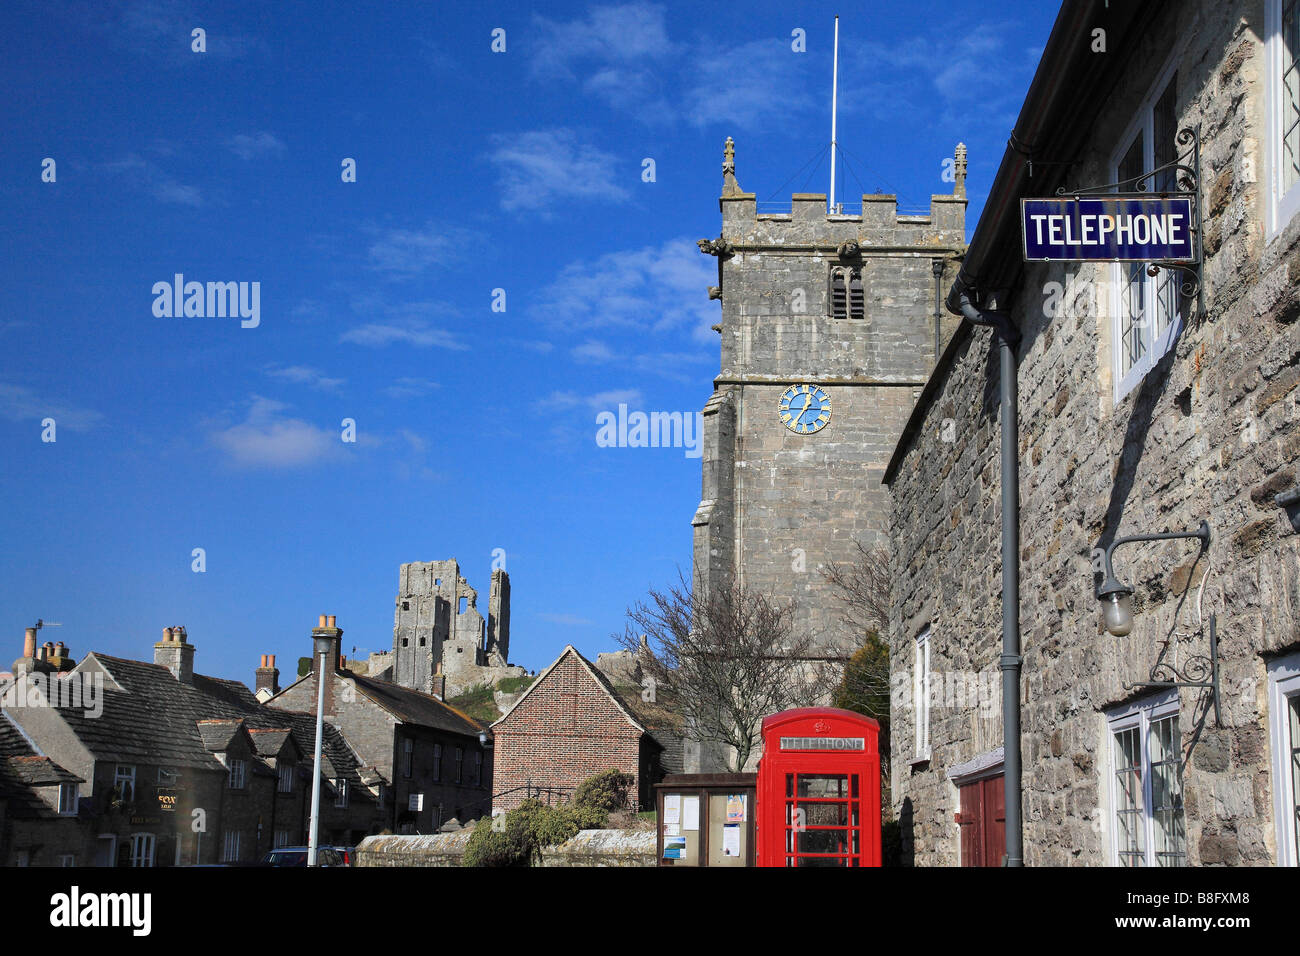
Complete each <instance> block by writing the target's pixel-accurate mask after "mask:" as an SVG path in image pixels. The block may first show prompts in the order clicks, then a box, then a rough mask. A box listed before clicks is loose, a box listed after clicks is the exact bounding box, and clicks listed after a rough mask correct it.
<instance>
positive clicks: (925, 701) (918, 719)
mask: <svg viewBox="0 0 1300 956" xmlns="http://www.w3.org/2000/svg"><path fill="white" fill-rule="evenodd" d="M912 711H913V717H914V718H915V738H916V747H915V750H914V753H913V760H914V762H920V761H923V760H929V759H930V628H929V627H927V628H926V629H925V630H923V631H922V632H921V633H920V634H918V635H917V636H916V652H915V663H914V665H913V668H912Z"/></svg>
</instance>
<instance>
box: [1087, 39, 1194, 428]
mask: <svg viewBox="0 0 1300 956" xmlns="http://www.w3.org/2000/svg"><path fill="white" fill-rule="evenodd" d="M1181 53H1182V47H1181V45H1180V47H1179V49H1177V50H1175V51H1174V52H1173V53H1172V54H1171V55H1170V56H1169V59H1168V60H1166V61H1165V65H1164V66H1163V67H1162V68H1161V70H1160V72H1159V73H1158V74H1157V75H1156V79H1155V82H1153V83H1152V84H1151V86H1150V88H1149V89H1148V90H1147V93H1146V95H1145V96H1144V97H1143V98H1142V102H1141V103H1139V104H1138V108H1137V110H1136V113H1135V115H1134V116H1133V118H1132V119H1131V120H1130V121H1129V124H1128V126H1127V127H1125V129H1124V132H1123V134H1122V135H1121V136H1120V137H1119V139H1118V141H1117V145H1116V147H1115V149H1114V150H1113V151H1112V152H1111V155H1110V158H1109V159H1108V160H1107V166H1106V169H1107V171H1108V173H1109V175H1110V177H1111V182H1119V178H1120V173H1119V165H1120V163H1121V162H1123V160H1124V157H1125V155H1127V153H1128V151H1129V150H1130V149H1131V148H1132V146H1133V141H1134V140H1135V139H1136V138H1137V137H1138V136H1139V135H1140V136H1141V137H1142V173H1149V172H1151V171H1152V170H1153V169H1154V168H1155V165H1156V163H1155V149H1156V143H1155V108H1156V104H1157V103H1159V102H1160V100H1161V99H1162V98H1163V97H1164V94H1165V93H1166V92H1167V91H1168V88H1169V83H1170V81H1171V80H1173V78H1174V76H1175V75H1176V74H1177V72H1178V64H1179V59H1180V54H1181ZM1177 100H1178V91H1177V87H1175V90H1174V102H1175V104H1176V103H1177ZM1177 130H1178V120H1177V118H1175V120H1174V134H1175V135H1177ZM1197 212H1198V214H1199V212H1200V210H1197ZM1202 228H1204V227H1203V225H1202ZM1109 265H1110V268H1109V275H1110V283H1109V285H1110V288H1109V294H1108V296H1107V300H1108V307H1107V309H1108V311H1109V312H1110V332H1111V363H1110V364H1111V378H1112V382H1113V389H1112V391H1113V397H1114V401H1115V404H1116V405H1118V404H1119V403H1120V402H1122V401H1123V400H1124V399H1125V398H1126V397H1128V396H1129V395H1130V394H1132V393H1133V391H1134V390H1135V389H1136V388H1137V387H1138V385H1140V384H1141V383H1142V380H1143V379H1144V378H1146V376H1147V374H1148V373H1149V372H1150V371H1151V370H1152V369H1153V368H1155V366H1156V364H1157V363H1158V362H1159V361H1160V360H1161V359H1162V358H1164V357H1165V356H1166V355H1167V354H1169V352H1171V351H1172V350H1173V348H1174V344H1175V343H1176V342H1177V341H1178V337H1179V336H1180V335H1182V332H1183V326H1184V325H1185V324H1186V316H1185V315H1184V314H1183V311H1184V305H1183V301H1182V294H1181V292H1179V291H1178V289H1179V282H1180V281H1181V280H1179V279H1178V278H1177V273H1174V272H1171V271H1170V270H1168V269H1161V270H1160V271H1159V272H1158V273H1157V274H1156V275H1154V276H1149V275H1146V274H1145V268H1146V265H1147V264H1146V263H1135V262H1112V263H1110V264H1109ZM1137 265H1140V266H1142V268H1143V273H1144V274H1143V276H1142V302H1143V311H1144V312H1148V313H1150V316H1149V317H1146V322H1147V323H1148V324H1149V325H1151V326H1152V327H1154V325H1155V319H1156V310H1157V309H1158V308H1159V294H1158V290H1159V288H1160V283H1162V282H1167V283H1171V284H1172V286H1173V288H1174V290H1175V291H1174V312H1173V315H1172V316H1170V317H1169V324H1168V325H1167V326H1166V327H1165V328H1164V329H1163V330H1162V331H1161V332H1160V334H1159V336H1154V337H1153V338H1152V340H1151V341H1150V342H1148V343H1147V348H1146V352H1145V354H1144V355H1143V356H1142V357H1141V358H1140V359H1139V360H1138V361H1137V362H1135V363H1134V364H1133V367H1132V368H1130V369H1129V370H1128V371H1127V372H1125V371H1123V361H1124V359H1123V341H1124V337H1123V324H1122V323H1123V321H1124V297H1125V294H1126V293H1127V292H1128V288H1129V282H1130V281H1131V280H1129V279H1127V278H1125V270H1127V269H1131V268H1133V267H1134V266H1137Z"/></svg>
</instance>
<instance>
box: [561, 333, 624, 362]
mask: <svg viewBox="0 0 1300 956" xmlns="http://www.w3.org/2000/svg"><path fill="white" fill-rule="evenodd" d="M569 354H570V355H571V356H572V357H573V360H574V361H575V362H590V363H593V364H598V363H601V362H608V361H610V360H611V359H613V358H614V357H615V355H614V350H613V349H611V348H610V347H609V346H608V345H606V344H605V343H604V342H598V341H596V340H595V339H588V340H587V341H585V342H583V343H582V344H581V345H576V346H574V347H573V349H572V350H571V351H570V352H569Z"/></svg>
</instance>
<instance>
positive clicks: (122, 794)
mask: <svg viewBox="0 0 1300 956" xmlns="http://www.w3.org/2000/svg"><path fill="white" fill-rule="evenodd" d="M113 789H114V790H116V791H117V795H118V798H119V799H120V800H122V801H124V802H126V803H130V802H131V801H132V800H134V799H135V765H134V764H125V763H120V764H118V765H117V768H116V769H115V770H114V771H113Z"/></svg>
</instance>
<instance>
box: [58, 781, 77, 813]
mask: <svg viewBox="0 0 1300 956" xmlns="http://www.w3.org/2000/svg"><path fill="white" fill-rule="evenodd" d="M69 790H71V791H72V796H71V798H70V799H65V798H64V795H65V794H66V793H67V792H68V791H69ZM79 790H80V788H79V787H78V786H77V784H75V783H61V784H59V805H58V811H59V816H64V817H74V816H76V815H77V803H78V800H79V799H80V794H79V793H78V791H79Z"/></svg>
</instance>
